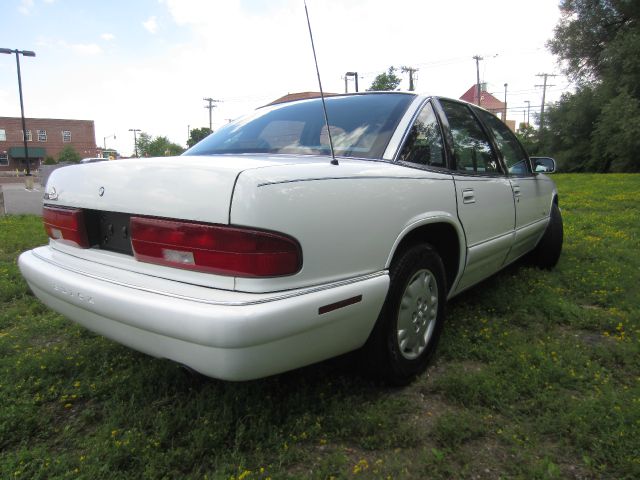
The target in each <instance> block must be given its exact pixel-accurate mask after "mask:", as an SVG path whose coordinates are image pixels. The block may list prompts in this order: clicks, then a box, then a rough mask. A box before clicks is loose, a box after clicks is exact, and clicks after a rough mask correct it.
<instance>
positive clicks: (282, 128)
mask: <svg viewBox="0 0 640 480" xmlns="http://www.w3.org/2000/svg"><path fill="white" fill-rule="evenodd" d="M413 98H414V96H413V95H408V94H396V93H383V94H368V95H352V96H344V97H343V96H337V97H328V98H325V101H326V104H327V116H328V117H329V125H330V129H331V137H332V140H333V146H334V150H335V153H336V155H339V156H342V157H358V158H380V157H382V154H383V152H384V150H385V148H386V146H387V144H388V143H389V139H390V138H391V135H393V132H394V130H395V128H396V126H397V124H398V122H399V121H400V118H402V114H403V113H404V112H405V110H406V109H407V107H408V106H409V104H410V103H411V101H412V100H413ZM229 153H231V154H239V153H270V154H275V153H287V154H302V155H322V154H325V155H329V154H330V148H329V137H328V135H327V128H326V126H325V120H324V114H323V111H322V101H321V99H319V98H315V99H310V100H304V101H298V102H294V103H286V104H280V105H273V106H268V107H263V108H260V109H258V110H256V111H255V112H253V113H252V114H251V115H248V116H246V117H243V118H240V119H238V120H236V121H234V122H232V123H229V124H227V125H225V126H224V127H222V128H220V129H219V130H218V131H216V132H215V133H213V134H211V135H209V136H208V137H207V138H205V139H204V140H202V141H201V142H199V143H198V144H197V145H195V146H193V147H192V148H190V149H189V150H187V151H186V152H185V153H184V155H216V154H229Z"/></svg>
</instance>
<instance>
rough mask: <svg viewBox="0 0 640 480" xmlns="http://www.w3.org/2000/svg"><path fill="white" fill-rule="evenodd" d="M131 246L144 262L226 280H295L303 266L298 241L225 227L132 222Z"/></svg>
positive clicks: (150, 220)
mask: <svg viewBox="0 0 640 480" xmlns="http://www.w3.org/2000/svg"><path fill="white" fill-rule="evenodd" d="M131 244H132V246H133V252H134V254H135V256H136V258H137V259H138V260H140V261H143V262H150V263H157V264H160V265H167V266H171V267H179V268H186V269H189V270H197V271H201V272H210V273H217V274H222V275H233V276H239V277H275V276H281V275H292V274H294V273H296V272H298V271H299V270H300V267H301V265H302V256H301V253H300V246H299V245H298V243H297V242H296V241H295V240H293V239H291V238H289V237H287V236H284V235H282V234H277V233H271V232H262V231H258V230H250V229H245V228H235V227H227V226H223V225H205V224H200V223H190V222H182V221H178V220H165V219H160V218H147V217H131Z"/></svg>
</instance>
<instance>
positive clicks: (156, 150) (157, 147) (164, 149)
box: [138, 132, 184, 157]
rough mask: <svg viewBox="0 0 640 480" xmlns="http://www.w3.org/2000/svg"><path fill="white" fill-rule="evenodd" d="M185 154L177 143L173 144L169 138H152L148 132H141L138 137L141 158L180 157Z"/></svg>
mask: <svg viewBox="0 0 640 480" xmlns="http://www.w3.org/2000/svg"><path fill="white" fill-rule="evenodd" d="M182 152H184V148H182V147H181V146H180V145H178V144H177V143H173V142H171V141H170V140H169V139H168V138H167V137H164V136H160V137H155V138H154V137H152V136H151V135H149V134H148V133H146V132H140V135H139V136H138V155H139V156H140V157H166V156H170V155H180V154H181V153H182Z"/></svg>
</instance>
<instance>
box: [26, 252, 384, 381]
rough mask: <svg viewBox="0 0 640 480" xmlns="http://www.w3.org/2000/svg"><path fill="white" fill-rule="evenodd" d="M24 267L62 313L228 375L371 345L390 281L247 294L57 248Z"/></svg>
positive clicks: (31, 257)
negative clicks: (102, 262)
mask: <svg viewBox="0 0 640 480" xmlns="http://www.w3.org/2000/svg"><path fill="white" fill-rule="evenodd" d="M18 263H19V266H20V270H21V272H22V274H23V276H24V277H25V279H26V280H27V282H28V284H29V286H30V287H31V289H32V290H33V292H34V293H35V295H36V296H37V297H38V298H40V300H42V302H43V303H45V304H46V305H48V306H49V307H51V308H52V309H53V310H55V311H57V312H59V313H61V314H63V315H65V316H66V317H68V318H70V319H71V320H73V321H75V322H77V323H79V324H81V325H83V326H85V327H86V328H88V329H90V330H92V331H94V332H96V333H99V334H101V335H104V336H105V337H108V338H110V339H113V340H115V341H117V342H119V343H122V344H124V345H127V346H129V347H131V348H133V349H136V350H139V351H141V352H145V353H147V354H149V355H153V356H155V357H160V358H168V359H171V360H174V361H176V362H179V363H183V364H185V365H188V366H189V367H191V368H193V369H194V370H197V371H199V372H201V373H203V374H205V375H208V376H211V377H215V378H220V379H224V380H249V379H252V378H259V377H264V376H268V375H272V374H275V373H279V372H283V371H286V370H290V369H293V368H297V367H301V366H304V365H308V364H311V363H315V362H318V361H320V360H324V359H326V358H330V357H333V356H336V355H339V354H341V353H345V352H348V351H351V350H354V349H356V348H358V347H360V346H362V345H363V344H364V342H365V341H366V339H367V337H368V335H369V333H370V332H371V329H372V328H373V325H374V323H375V321H376V318H377V316H378V313H379V312H380V309H381V307H382V303H383V302H384V298H385V296H386V293H387V289H388V285H389V277H388V275H387V274H386V272H379V273H377V274H373V275H367V276H364V277H360V278H357V279H352V280H349V281H344V282H337V283H334V284H329V285H322V286H319V287H315V288H308V289H301V290H295V291H288V292H279V293H269V294H246V293H240V292H230V291H224V290H217V289H212V288H207V287H200V286H194V285H188V284H184V283H181V282H175V281H172V280H165V279H159V278H154V277H150V276H148V275H142V274H138V273H134V272H129V271H123V270H121V269H117V268H114V267H109V266H106V265H100V264H97V263H94V262H89V261H87V260H82V259H79V258H76V257H73V256H72V255H68V254H65V253H61V252H58V251H55V250H53V249H52V248H50V247H48V246H45V247H40V248H37V249H35V250H31V251H28V252H25V253H23V254H22V255H21V256H20V258H19V260H18ZM359 296H362V298H361V300H359V301H357V302H356V303H353V304H351V305H348V306H345V307H343V308H338V309H335V310H332V311H330V312H327V313H323V314H321V313H320V310H319V309H320V308H321V307H324V306H327V305H332V304H336V303H338V302H342V301H344V300H347V299H354V298H358V297H359ZM347 303H348V302H347Z"/></svg>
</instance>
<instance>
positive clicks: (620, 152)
mask: <svg viewBox="0 0 640 480" xmlns="http://www.w3.org/2000/svg"><path fill="white" fill-rule="evenodd" d="M592 138H593V142H592V152H591V158H592V164H593V165H592V168H591V170H595V171H601V172H609V171H612V172H640V156H639V155H638V152H640V101H638V99H637V98H633V97H632V96H631V95H629V94H628V93H627V92H626V91H623V92H621V93H620V94H619V95H618V96H616V97H615V98H613V99H611V100H610V101H609V102H608V103H607V104H606V105H605V106H604V108H603V109H602V112H601V113H600V115H599V117H598V121H597V123H596V128H595V131H594V132H593V136H592ZM596 159H598V162H597V164H595V160H596Z"/></svg>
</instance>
